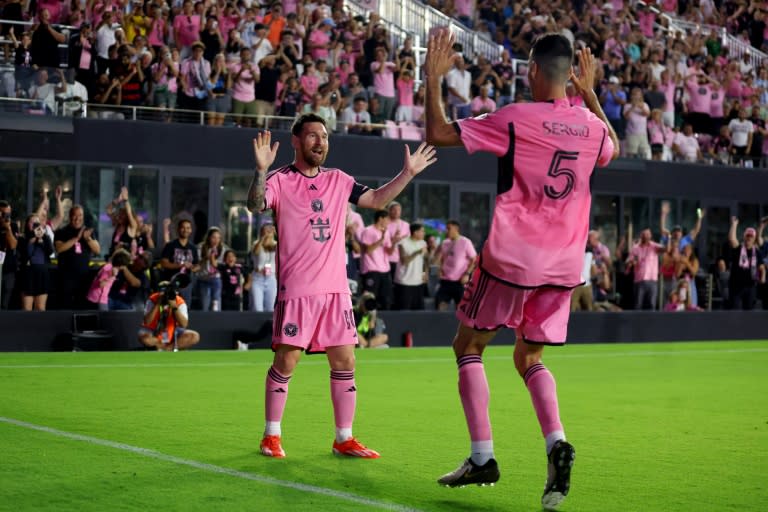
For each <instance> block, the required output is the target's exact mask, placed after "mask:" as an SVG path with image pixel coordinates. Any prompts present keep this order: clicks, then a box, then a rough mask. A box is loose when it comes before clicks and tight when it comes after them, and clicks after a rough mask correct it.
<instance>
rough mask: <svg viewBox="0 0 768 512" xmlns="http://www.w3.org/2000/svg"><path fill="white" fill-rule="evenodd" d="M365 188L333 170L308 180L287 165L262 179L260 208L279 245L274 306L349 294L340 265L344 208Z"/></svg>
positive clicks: (344, 253) (341, 172)
mask: <svg viewBox="0 0 768 512" xmlns="http://www.w3.org/2000/svg"><path fill="white" fill-rule="evenodd" d="M366 190H368V187H366V186H364V185H361V184H359V183H357V182H356V181H355V179H354V178H352V176H349V175H348V174H346V173H344V172H343V171H341V170H339V169H326V168H321V169H320V173H319V174H318V175H317V176H314V177H308V176H305V175H304V174H302V173H301V172H300V171H299V170H298V169H297V168H296V167H294V166H293V165H288V166H285V167H282V168H280V169H277V170H275V171H273V172H271V173H270V174H269V175H268V176H267V184H266V198H265V202H266V208H268V209H272V210H274V212H275V219H276V223H277V232H278V236H279V237H280V243H279V244H278V245H277V250H278V254H277V257H278V258H279V263H280V264H279V265H278V266H277V268H278V274H277V284H278V290H277V297H278V300H288V299H295V298H299V297H307V296H310V295H319V294H327V293H346V294H349V285H348V284H347V270H346V259H345V255H346V252H345V249H344V247H345V230H346V219H347V203H348V202H351V203H354V204H357V200H358V199H359V198H360V196H361V195H362V194H363V193H364V192H365V191H366Z"/></svg>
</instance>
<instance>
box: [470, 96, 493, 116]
mask: <svg viewBox="0 0 768 512" xmlns="http://www.w3.org/2000/svg"><path fill="white" fill-rule="evenodd" d="M469 108H470V110H471V111H472V112H480V111H481V110H488V111H490V112H493V111H494V110H496V102H495V101H493V100H492V99H491V98H485V99H482V98H481V97H480V96H475V97H474V98H472V101H471V102H470V103H469Z"/></svg>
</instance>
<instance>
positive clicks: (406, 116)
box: [395, 69, 414, 123]
mask: <svg viewBox="0 0 768 512" xmlns="http://www.w3.org/2000/svg"><path fill="white" fill-rule="evenodd" d="M413 84H414V82H413V72H412V71H411V70H409V69H402V70H401V71H400V77H398V79H397V82H396V86H397V111H396V112H395V121H397V122H398V123H399V122H406V123H412V122H413V92H414V91H413Z"/></svg>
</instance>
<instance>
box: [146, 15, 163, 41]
mask: <svg viewBox="0 0 768 512" xmlns="http://www.w3.org/2000/svg"><path fill="white" fill-rule="evenodd" d="M150 23H151V25H150V27H149V31H148V32H147V42H148V43H149V45H150V46H163V45H164V44H165V38H164V35H163V30H164V29H165V20H164V19H163V18H158V19H152V20H151V21H150Z"/></svg>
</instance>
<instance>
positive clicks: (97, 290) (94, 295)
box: [86, 249, 131, 311]
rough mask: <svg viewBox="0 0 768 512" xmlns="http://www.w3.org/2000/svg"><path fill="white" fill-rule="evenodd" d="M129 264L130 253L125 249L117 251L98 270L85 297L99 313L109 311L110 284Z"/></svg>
mask: <svg viewBox="0 0 768 512" xmlns="http://www.w3.org/2000/svg"><path fill="white" fill-rule="evenodd" d="M130 264H131V255H130V253H128V251H126V250H125V249H118V250H116V251H115V253H114V254H113V255H112V257H111V258H110V261H109V262H108V263H106V264H105V265H104V266H102V267H101V269H99V272H98V273H97V274H96V278H95V279H94V280H93V282H92V283H91V288H90V289H89V290H88V294H87V295H86V298H87V299H88V301H89V302H90V303H91V304H93V305H94V306H96V308H97V309H98V310H99V311H107V310H109V307H108V304H109V291H110V289H111V288H112V284H113V283H114V282H115V279H117V276H118V274H120V273H121V272H123V271H124V270H125V269H126V268H128V265H130Z"/></svg>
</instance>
